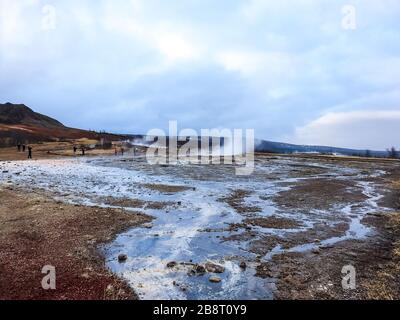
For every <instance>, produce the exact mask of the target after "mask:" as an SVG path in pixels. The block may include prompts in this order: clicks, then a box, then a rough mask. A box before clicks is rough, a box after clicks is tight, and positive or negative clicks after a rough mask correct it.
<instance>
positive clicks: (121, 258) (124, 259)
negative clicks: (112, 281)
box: [118, 253, 128, 262]
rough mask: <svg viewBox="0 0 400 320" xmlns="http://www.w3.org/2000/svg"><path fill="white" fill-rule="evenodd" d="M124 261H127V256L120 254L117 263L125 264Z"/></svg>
mask: <svg viewBox="0 0 400 320" xmlns="http://www.w3.org/2000/svg"><path fill="white" fill-rule="evenodd" d="M126 260H128V256H127V255H126V254H124V253H121V254H120V255H119V256H118V262H125V261H126Z"/></svg>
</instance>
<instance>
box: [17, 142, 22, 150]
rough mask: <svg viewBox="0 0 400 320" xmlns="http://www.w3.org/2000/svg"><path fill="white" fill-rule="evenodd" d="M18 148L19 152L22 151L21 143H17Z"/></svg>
mask: <svg viewBox="0 0 400 320" xmlns="http://www.w3.org/2000/svg"><path fill="white" fill-rule="evenodd" d="M17 149H18V152H21V144H20V143H18V144H17Z"/></svg>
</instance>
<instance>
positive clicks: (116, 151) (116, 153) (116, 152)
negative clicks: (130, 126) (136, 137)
mask: <svg viewBox="0 0 400 320" xmlns="http://www.w3.org/2000/svg"><path fill="white" fill-rule="evenodd" d="M114 153H115V155H116V156H117V155H118V150H117V148H115V150H114Z"/></svg>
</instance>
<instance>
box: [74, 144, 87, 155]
mask: <svg viewBox="0 0 400 320" xmlns="http://www.w3.org/2000/svg"><path fill="white" fill-rule="evenodd" d="M80 150H81V153H82V156H84V155H85V147H83V146H82V147H81V148H80ZM77 151H78V147H77V146H74V154H76V152H77Z"/></svg>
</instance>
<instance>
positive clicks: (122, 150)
mask: <svg viewBox="0 0 400 320" xmlns="http://www.w3.org/2000/svg"><path fill="white" fill-rule="evenodd" d="M124 152H125V149H124V148H121V155H122V156H123V155H124Z"/></svg>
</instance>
